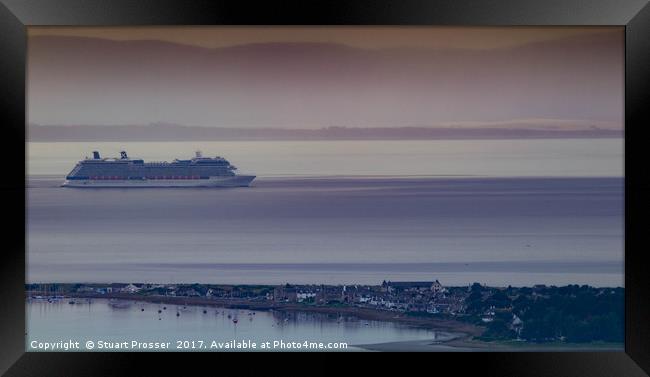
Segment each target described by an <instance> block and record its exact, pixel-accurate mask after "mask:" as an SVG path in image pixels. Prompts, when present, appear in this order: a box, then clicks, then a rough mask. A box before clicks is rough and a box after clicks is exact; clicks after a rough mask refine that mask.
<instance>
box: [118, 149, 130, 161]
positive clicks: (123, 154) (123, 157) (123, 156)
mask: <svg viewBox="0 0 650 377" xmlns="http://www.w3.org/2000/svg"><path fill="white" fill-rule="evenodd" d="M120 157H121V158H122V160H126V159H128V158H129V157H128V156H127V155H126V152H125V151H121V152H120Z"/></svg>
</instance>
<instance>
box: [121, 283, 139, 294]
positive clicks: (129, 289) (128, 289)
mask: <svg viewBox="0 0 650 377" xmlns="http://www.w3.org/2000/svg"><path fill="white" fill-rule="evenodd" d="M140 289H141V288H139V287H137V286H135V285H134V284H133V283H129V284H128V285H127V286H126V287H124V288H122V289H121V290H120V291H121V292H125V293H136V292H138V291H140Z"/></svg>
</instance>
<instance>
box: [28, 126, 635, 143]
mask: <svg viewBox="0 0 650 377" xmlns="http://www.w3.org/2000/svg"><path fill="white" fill-rule="evenodd" d="M622 136H623V131H622V130H616V129H602V128H598V127H592V128H583V129H569V130H566V129H538V128H508V127H494V126H490V127H480V128H479V127H392V128H391V127H364V128H361V127H358V128H357V127H327V128H319V129H283V128H227V127H197V126H183V125H177V124H149V125H128V126H127V125H112V126H108V125H106V126H102V125H93V126H84V125H70V126H62V125H48V126H42V125H29V127H28V132H27V140H28V141H37V142H48V141H49V142H55V141H220V140H422V139H426V140H435V139H541V138H617V137H622Z"/></svg>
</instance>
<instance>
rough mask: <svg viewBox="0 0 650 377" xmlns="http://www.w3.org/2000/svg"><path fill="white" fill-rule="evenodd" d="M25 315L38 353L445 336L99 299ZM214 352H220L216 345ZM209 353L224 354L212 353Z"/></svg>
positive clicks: (287, 315)
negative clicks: (121, 345)
mask: <svg viewBox="0 0 650 377" xmlns="http://www.w3.org/2000/svg"><path fill="white" fill-rule="evenodd" d="M163 307H165V308H166V309H163ZM142 309H144V310H142ZM158 310H160V313H158ZM204 310H205V313H204ZM26 312H27V329H26V331H27V336H26V337H25V338H26V343H27V344H26V349H27V350H30V351H38V349H37V348H34V347H31V345H32V342H34V341H35V342H59V341H67V340H69V339H72V340H75V341H80V342H81V349H82V350H85V349H84V344H85V342H86V341H87V340H92V341H94V342H97V341H98V340H103V341H106V342H124V341H128V342H129V344H130V342H131V341H133V340H135V341H138V342H170V343H171V347H172V349H171V351H178V350H181V351H183V350H188V351H203V350H210V349H209V347H210V346H211V345H212V342H213V341H214V342H217V343H226V342H232V341H235V342H243V341H246V342H249V341H250V342H255V343H256V344H257V345H258V346H257V347H258V349H259V347H260V344H261V343H263V342H271V344H273V341H283V342H284V343H285V344H286V343H290V342H297V343H303V342H305V341H307V342H322V343H328V342H345V343H347V344H348V347H349V348H348V350H359V349H358V348H356V347H354V346H356V345H363V344H375V343H385V342H399V341H414V340H432V341H433V340H444V339H447V338H448V337H449V336H450V334H447V333H445V332H439V331H433V330H427V329H418V328H413V327H407V326H404V325H400V324H397V323H392V322H378V321H368V320H360V319H358V318H356V317H350V316H345V317H337V316H336V315H325V314H318V313H305V312H278V311H273V312H269V311H255V312H254V313H255V314H254V315H253V314H252V313H253V312H251V311H248V310H237V309H222V308H214V307H201V306H187V307H183V306H180V305H178V306H177V305H160V304H151V303H136V302H133V303H132V304H131V305H130V306H129V307H126V308H124V307H122V308H114V307H112V306H111V305H109V302H108V301H107V300H104V299H93V300H92V301H91V303H88V302H87V301H85V300H84V301H80V303H78V304H75V305H70V304H68V301H67V300H64V301H59V302H54V303H48V302H47V301H40V300H32V301H29V302H28V303H27V304H26ZM176 313H178V314H179V315H178V316H177V315H176ZM235 318H236V319H237V320H238V322H237V323H236V324H235V323H233V319H235ZM179 340H180V341H183V340H188V341H194V343H189V344H188V345H187V346H189V347H190V348H189V349H177V348H176V347H177V341H179ZM199 341H203V342H204V343H203V345H205V346H206V347H208V348H206V349H201V348H194V349H192V348H191V347H199V345H200V343H199ZM181 346H183V345H182V344H181ZM216 347H219V346H218V344H217V345H216ZM274 349H275V350H282V349H280V348H274ZM94 350H98V349H96V348H95V349H94ZM244 350H246V349H244ZM248 350H251V349H248ZM285 350H289V351H295V350H298V349H296V348H294V349H285ZM99 351H106V350H105V349H104V350H99ZM108 351H114V350H111V349H109V350H108ZM127 351H130V350H127ZM145 351H146V350H145ZM212 351H227V349H219V348H213V349H212Z"/></svg>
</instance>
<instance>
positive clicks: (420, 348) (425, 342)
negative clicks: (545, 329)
mask: <svg viewBox="0 0 650 377" xmlns="http://www.w3.org/2000/svg"><path fill="white" fill-rule="evenodd" d="M28 293H29V292H28ZM30 296H31V295H29V294H28V295H27V297H26V299H29V297H30ZM64 297H65V299H66V300H67V299H100V300H107V301H108V300H111V299H116V300H124V301H133V302H146V303H152V304H168V305H178V306H181V305H182V306H209V307H218V308H224V309H243V310H257V311H281V312H309V313H319V314H325V315H347V316H353V317H357V318H358V319H362V320H369V321H379V322H392V323H398V324H401V325H404V326H409V327H414V328H421V329H427V330H433V331H439V332H441V333H442V334H441V335H440V336H439V337H438V338H434V339H420V340H409V341H395V342H385V343H373V344H355V345H352V347H353V348H357V350H358V351H370V352H558V351H563V352H620V351H621V350H623V349H624V346H623V344H617V343H601V342H591V343H528V342H519V341H514V340H513V341H483V340H477V339H474V337H475V336H479V335H481V333H482V332H483V330H484V329H483V328H481V327H479V326H475V325H472V324H469V323H465V322H461V321H458V320H452V319H440V318H418V317H410V316H407V315H404V314H401V313H396V312H390V311H386V310H376V309H371V308H362V307H327V306H307V305H299V304H285V303H266V302H261V301H257V302H256V301H244V300H223V299H206V298H199V297H181V296H134V295H131V294H124V293H113V294H104V295H102V294H74V295H69V296H64ZM440 338H441V339H440Z"/></svg>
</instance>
